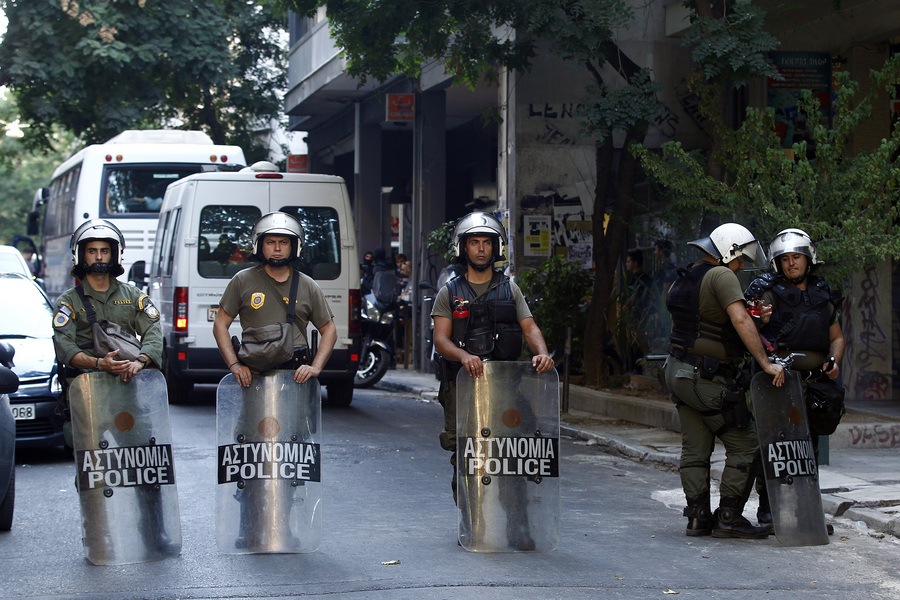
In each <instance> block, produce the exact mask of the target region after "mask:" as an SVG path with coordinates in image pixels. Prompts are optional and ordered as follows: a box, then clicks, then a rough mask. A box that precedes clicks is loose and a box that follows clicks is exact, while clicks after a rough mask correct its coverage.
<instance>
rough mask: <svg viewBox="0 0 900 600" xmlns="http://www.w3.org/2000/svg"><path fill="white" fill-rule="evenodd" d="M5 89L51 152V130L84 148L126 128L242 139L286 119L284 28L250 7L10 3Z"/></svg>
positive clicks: (226, 0)
mask: <svg viewBox="0 0 900 600" xmlns="http://www.w3.org/2000/svg"><path fill="white" fill-rule="evenodd" d="M3 8H4V10H5V11H6V15H7V17H8V19H9V27H8V30H7V34H6V36H5V38H4V39H3V41H2V44H0V83H2V84H5V85H8V86H10V87H11V88H12V89H13V90H14V92H15V94H16V96H17V98H18V102H19V109H20V111H21V115H22V118H23V119H24V120H25V121H27V122H29V123H30V124H31V125H32V127H30V128H29V129H28V137H27V138H26V139H25V140H24V141H25V142H26V143H27V144H28V145H30V146H32V147H34V146H42V147H47V146H49V144H50V136H51V132H52V125H53V124H57V125H60V126H63V127H65V128H67V129H70V130H72V131H74V132H75V133H76V134H77V135H79V136H80V137H81V138H83V140H84V141H86V142H92V141H103V140H106V139H108V138H110V137H112V136H113V135H115V134H117V133H119V132H120V131H122V130H123V129H128V128H133V127H141V126H150V125H154V126H160V125H169V126H171V124H172V122H173V121H174V122H176V123H179V124H182V125H183V126H185V127H187V128H192V129H202V130H205V131H206V132H207V133H209V134H210V135H211V137H213V139H214V140H215V141H216V142H217V143H226V142H231V143H240V144H241V145H243V146H245V150H248V160H252V159H253V157H254V156H253V155H254V152H253V150H252V148H251V146H252V145H253V144H252V142H251V140H252V139H253V133H252V132H253V129H254V128H255V127H256V126H257V125H258V124H259V123H261V122H268V120H269V119H272V118H275V119H278V118H280V117H281V113H282V108H281V93H282V92H283V90H284V89H285V87H286V73H285V70H286V66H285V56H284V50H283V43H282V42H283V36H284V30H283V22H282V20H281V19H279V18H278V17H277V16H276V14H275V12H274V8H272V7H268V5H267V6H258V5H257V3H255V2H252V1H249V0H197V1H192V0H168V1H167V2H150V1H145V0H119V1H117V2H108V1H107V0H79V1H78V2H75V1H74V0H62V1H60V0H55V1H54V0H28V1H24V0H3Z"/></svg>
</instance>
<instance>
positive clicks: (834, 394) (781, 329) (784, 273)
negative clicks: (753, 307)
mask: <svg viewBox="0 0 900 600" xmlns="http://www.w3.org/2000/svg"><path fill="white" fill-rule="evenodd" d="M769 253H770V255H771V260H770V265H771V267H772V272H770V273H766V274H764V275H763V276H761V277H758V278H757V279H755V280H754V281H753V282H752V283H751V284H750V285H749V286H748V287H747V290H746V291H745V292H744V296H745V298H746V299H747V300H748V302H758V301H760V300H761V301H762V306H763V310H762V315H761V319H760V321H761V324H762V328H761V329H760V333H761V334H762V335H763V336H764V337H765V338H766V339H767V340H769V341H770V342H771V343H772V345H773V346H774V348H775V353H776V354H778V355H779V356H781V357H782V358H783V357H786V356H788V355H789V354H792V353H793V354H794V356H795V358H794V362H793V364H792V367H791V368H792V369H794V370H796V371H799V373H800V379H801V382H802V385H803V395H804V399H805V401H806V411H807V417H808V419H809V429H810V434H811V437H812V443H813V448H814V450H815V453H816V459H817V460H818V454H819V436H820V435H830V434H831V433H833V432H834V430H835V429H836V428H837V426H838V423H839V422H840V419H841V416H842V415H843V413H844V404H843V399H844V391H843V389H842V388H841V387H840V386H839V385H838V384H837V382H836V379H837V377H838V375H840V362H841V359H842V358H843V356H844V334H843V331H842V330H841V324H840V305H841V303H842V302H843V298H842V297H841V295H840V293H839V292H837V291H835V290H832V289H831V287H830V286H829V285H828V282H826V281H825V280H824V279H822V278H821V277H818V276H817V275H815V274H814V272H815V271H816V269H817V268H818V267H819V265H821V264H822V261H821V260H819V258H818V256H817V253H816V245H815V243H813V241H812V239H811V238H810V237H809V235H808V234H807V233H806V232H805V231H803V230H802V229H785V230H783V231H781V232H779V233H778V235H776V236H775V238H774V239H773V240H772V242H771V243H770V244H769ZM759 491H760V510H759V513H758V514H757V516H758V518H759V520H760V522H769V523H770V522H771V521H772V515H771V512H770V510H769V508H768V498H767V494H766V493H765V486H762V487H760V488H759Z"/></svg>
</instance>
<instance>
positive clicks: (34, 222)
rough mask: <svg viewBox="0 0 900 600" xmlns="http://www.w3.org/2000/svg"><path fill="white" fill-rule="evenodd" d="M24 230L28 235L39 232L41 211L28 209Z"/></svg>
mask: <svg viewBox="0 0 900 600" xmlns="http://www.w3.org/2000/svg"><path fill="white" fill-rule="evenodd" d="M25 231H26V232H27V233H28V235H37V234H39V233H40V232H41V213H40V211H37V210H32V211H29V213H28V221H27V222H26V223H25Z"/></svg>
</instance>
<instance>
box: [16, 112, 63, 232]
mask: <svg viewBox="0 0 900 600" xmlns="http://www.w3.org/2000/svg"><path fill="white" fill-rule="evenodd" d="M17 116H18V111H17V110H16V106H15V103H14V102H13V101H12V100H11V99H10V98H9V97H8V95H4V96H3V97H0V125H2V129H5V131H2V129H0V157H2V158H0V165H2V167H0V244H9V243H11V242H12V239H13V237H14V236H16V235H23V234H24V233H25V223H26V216H27V214H28V211H30V210H31V203H32V200H33V199H34V193H35V192H36V191H37V189H38V187H40V186H42V185H46V183H47V182H48V181H49V180H50V175H51V174H52V173H53V169H55V168H56V166H57V165H58V164H59V163H60V162H62V161H63V159H64V158H65V156H66V155H67V154H68V153H69V152H71V151H72V149H73V147H74V145H75V139H74V137H72V136H71V135H69V134H67V133H65V132H63V131H61V130H57V131H56V132H55V133H54V135H53V137H52V138H51V140H50V145H51V147H50V149H49V150H43V151H30V150H28V149H27V148H25V147H24V146H23V144H22V141H21V139H20V138H19V137H16V136H15V135H10V134H11V133H13V132H14V131H15V128H14V127H13V123H15V122H16V120H17ZM2 133H5V134H6V135H2ZM13 165H14V166H13Z"/></svg>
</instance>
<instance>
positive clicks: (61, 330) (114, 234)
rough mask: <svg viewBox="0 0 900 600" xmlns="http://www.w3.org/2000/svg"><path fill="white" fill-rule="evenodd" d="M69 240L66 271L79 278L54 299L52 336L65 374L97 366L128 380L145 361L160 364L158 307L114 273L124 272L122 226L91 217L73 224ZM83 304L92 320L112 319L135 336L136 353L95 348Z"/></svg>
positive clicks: (160, 346) (99, 369) (147, 363)
mask: <svg viewBox="0 0 900 600" xmlns="http://www.w3.org/2000/svg"><path fill="white" fill-rule="evenodd" d="M69 246H70V248H71V250H72V261H73V266H72V270H71V274H72V276H73V277H76V278H77V279H79V280H80V283H79V284H78V285H76V286H75V287H74V288H71V289H69V290H66V291H65V292H63V293H62V295H61V296H60V297H59V298H58V299H57V301H56V310H55V312H54V315H55V316H54V317H53V341H54V344H55V346H56V352H57V356H58V358H59V360H60V361H61V362H62V363H63V364H64V365H65V366H66V367H68V368H69V373H67V375H69V377H68V378H72V377H74V376H76V375H77V374H78V373H80V372H82V371H90V370H97V371H106V372H107V373H112V374H114V375H120V376H121V377H122V379H123V380H125V381H128V380H129V379H131V378H132V377H134V376H135V375H136V374H137V373H138V372H139V371H140V370H141V369H143V368H145V367H147V366H155V367H156V368H159V365H160V364H161V362H162V329H161V328H160V325H159V311H158V310H157V309H156V307H155V306H153V304H152V303H151V302H150V298H149V296H148V295H147V294H144V293H143V292H141V290H139V289H138V288H136V287H134V286H133V285H130V284H127V283H122V282H120V281H118V280H117V279H116V277H118V276H119V275H121V274H122V273H124V272H125V269H124V268H123V267H122V264H121V260H122V253H123V252H124V250H125V239H124V238H123V237H122V232H121V231H119V228H118V227H116V226H115V225H113V224H112V223H110V222H109V221H106V220H104V219H91V220H90V221H87V222H85V223H84V224H82V225H81V226H80V227H79V228H78V229H76V230H75V233H73V234H72V239H71V242H70V244H69ZM86 305H90V307H92V308H93V314H94V315H95V316H94V319H95V321H96V322H102V321H104V320H105V321H109V322H111V323H116V324H117V325H119V326H120V327H122V328H123V329H124V330H125V331H126V332H128V333H130V334H132V335H135V334H137V335H138V336H140V343H141V349H140V355H139V356H138V357H137V358H136V359H135V360H120V359H119V358H118V356H117V354H118V352H117V351H112V352H109V353H99V352H98V351H96V350H94V347H93V332H92V327H91V321H90V319H89V318H88V315H89V311H88V307H87V306H86ZM72 369H75V370H74V371H72Z"/></svg>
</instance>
